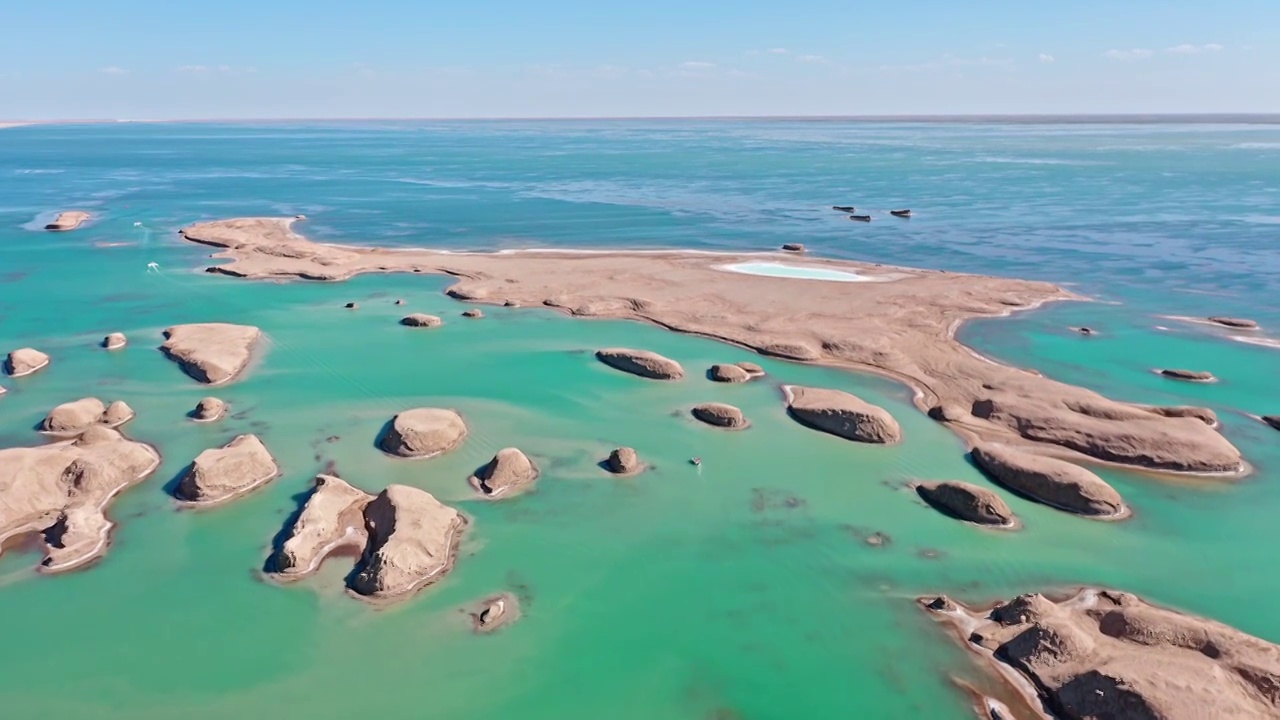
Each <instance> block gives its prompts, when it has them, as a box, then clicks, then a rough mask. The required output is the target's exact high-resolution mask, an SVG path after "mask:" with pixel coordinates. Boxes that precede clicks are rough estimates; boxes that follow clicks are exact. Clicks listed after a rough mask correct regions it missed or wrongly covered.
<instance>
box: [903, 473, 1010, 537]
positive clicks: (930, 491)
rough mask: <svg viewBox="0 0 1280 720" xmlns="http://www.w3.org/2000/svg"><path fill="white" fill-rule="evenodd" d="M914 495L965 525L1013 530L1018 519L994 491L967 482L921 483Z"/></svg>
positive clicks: (916, 487)
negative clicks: (972, 524)
mask: <svg viewBox="0 0 1280 720" xmlns="http://www.w3.org/2000/svg"><path fill="white" fill-rule="evenodd" d="M915 491H916V494H917V495H919V496H920V498H921V499H922V500H924V501H925V502H926V503H928V504H929V505H931V506H933V507H934V508H935V509H936V510H938V511H939V512H941V513H943V514H944V515H948V516H950V517H954V518H956V519H959V520H964V521H966V522H971V523H976V524H978V525H993V526H996V527H1014V526H1015V525H1017V522H1018V518H1017V516H1015V515H1014V514H1013V511H1012V510H1010V509H1009V506H1008V505H1007V504H1005V501H1004V499H1003V498H1001V497H1000V496H999V495H997V494H996V493H995V492H994V491H992V490H989V489H987V488H984V487H979V486H977V485H972V484H970V483H966V482H958V481H948V482H923V483H918V484H917V485H916V486H915Z"/></svg>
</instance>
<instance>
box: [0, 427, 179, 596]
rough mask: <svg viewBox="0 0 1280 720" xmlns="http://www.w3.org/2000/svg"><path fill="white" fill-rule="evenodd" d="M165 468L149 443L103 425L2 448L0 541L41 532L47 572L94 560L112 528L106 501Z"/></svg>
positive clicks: (44, 564)
mask: <svg viewBox="0 0 1280 720" xmlns="http://www.w3.org/2000/svg"><path fill="white" fill-rule="evenodd" d="M159 465H160V454H159V453H157V452H156V451H155V450H154V449H153V448H151V447H150V446H148V445H144V444H143V443H140V442H134V441H132V440H129V439H128V438H126V437H124V436H123V435H121V434H120V433H118V432H116V431H115V430H111V429H108V428H105V427H102V426H98V425H95V426H92V427H90V428H89V429H88V430H86V431H85V432H84V433H83V434H82V435H80V436H79V437H77V438H75V439H72V440H64V441H62V442H57V443H53V444H50V445H41V446H39V447H32V448H8V449H5V450H0V544H3V542H4V541H5V540H8V539H9V538H11V537H16V536H21V535H27V534H36V533H39V534H40V535H42V536H43V540H44V544H45V558H44V561H43V563H42V566H41V570H42V571H44V572H62V571H65V570H71V569H74V568H76V567H79V566H82V565H84V564H85V563H88V562H91V561H93V560H96V559H97V558H99V557H101V556H102V555H103V554H104V553H105V552H106V551H107V543H108V539H109V536H110V531H111V527H112V523H111V521H109V520H107V517H106V508H107V505H109V504H110V503H111V500H112V499H113V498H114V497H115V496H116V494H118V493H119V492H120V491H121V490H124V489H125V488H127V487H129V486H130V485H133V484H135V483H137V482H140V481H141V480H143V479H144V478H146V477H147V476H148V475H150V474H151V473H152V472H153V471H154V470H155V469H156V467H158V466H159Z"/></svg>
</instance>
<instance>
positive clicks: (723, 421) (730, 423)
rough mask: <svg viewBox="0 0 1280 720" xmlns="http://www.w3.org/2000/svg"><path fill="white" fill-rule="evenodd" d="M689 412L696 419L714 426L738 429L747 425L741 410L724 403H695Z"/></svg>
mask: <svg viewBox="0 0 1280 720" xmlns="http://www.w3.org/2000/svg"><path fill="white" fill-rule="evenodd" d="M690 412H691V413H692V414H693V416H694V417H695V418H697V419H698V420H701V421H702V422H704V423H706V424H708V425H714V426H716V427H722V428H728V429H730V430H740V429H742V428H745V427H746V426H747V425H748V423H747V418H746V416H745V415H743V414H742V411H741V410H739V409H738V408H736V407H734V406H732V405H726V404H724V403H714V402H713V403H703V404H701V405H695V406H694V407H693V410H691V411H690Z"/></svg>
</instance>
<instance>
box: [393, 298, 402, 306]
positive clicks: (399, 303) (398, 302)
mask: <svg viewBox="0 0 1280 720" xmlns="http://www.w3.org/2000/svg"><path fill="white" fill-rule="evenodd" d="M395 304H396V305H403V304H404V298H400V299H399V300H396V302H395Z"/></svg>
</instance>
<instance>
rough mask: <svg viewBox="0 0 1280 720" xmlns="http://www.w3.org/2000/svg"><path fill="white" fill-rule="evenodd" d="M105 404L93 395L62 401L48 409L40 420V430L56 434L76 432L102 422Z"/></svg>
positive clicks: (105, 408) (105, 409)
mask: <svg viewBox="0 0 1280 720" xmlns="http://www.w3.org/2000/svg"><path fill="white" fill-rule="evenodd" d="M106 411H107V406H106V405H103V404H102V401H101V400H99V399H98V398H95V397H88V398H80V399H79V400H73V401H71V402H66V403H62V404H61V405H59V406H57V407H55V408H54V409H52V410H50V411H49V414H48V415H45V416H44V420H42V421H41V422H40V432H47V433H56V434H74V433H78V432H80V431H82V430H84V429H85V428H87V427H89V426H90V425H97V424H98V423H100V422H102V420H103V415H104V414H106Z"/></svg>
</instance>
